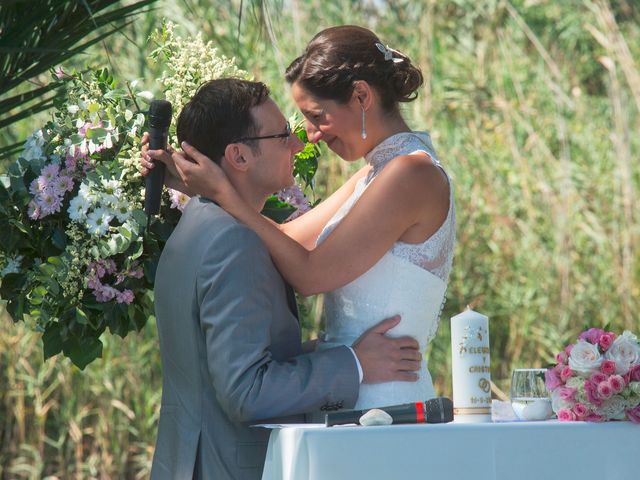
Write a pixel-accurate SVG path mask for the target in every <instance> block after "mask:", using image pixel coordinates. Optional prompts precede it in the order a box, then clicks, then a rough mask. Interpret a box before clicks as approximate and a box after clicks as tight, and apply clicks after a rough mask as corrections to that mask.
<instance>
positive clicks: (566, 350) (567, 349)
mask: <svg viewBox="0 0 640 480" xmlns="http://www.w3.org/2000/svg"><path fill="white" fill-rule="evenodd" d="M574 346H575V345H574V344H573V343H571V344H569V345H567V346H566V347H564V353H566V354H567V356H569V355H571V350H573V347H574Z"/></svg>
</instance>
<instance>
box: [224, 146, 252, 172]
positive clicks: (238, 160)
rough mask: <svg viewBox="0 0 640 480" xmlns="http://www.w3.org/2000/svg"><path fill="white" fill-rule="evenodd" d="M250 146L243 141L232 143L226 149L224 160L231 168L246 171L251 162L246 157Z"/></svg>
mask: <svg viewBox="0 0 640 480" xmlns="http://www.w3.org/2000/svg"><path fill="white" fill-rule="evenodd" d="M247 150H248V147H247V146H246V145H244V144H242V143H230V144H229V145H227V146H226V148H225V149H224V160H225V161H226V163H227V165H229V167H230V168H233V169H235V170H238V171H240V172H246V171H247V169H248V168H249V162H248V161H247V159H246V158H245V156H246V155H247V154H248V152H247Z"/></svg>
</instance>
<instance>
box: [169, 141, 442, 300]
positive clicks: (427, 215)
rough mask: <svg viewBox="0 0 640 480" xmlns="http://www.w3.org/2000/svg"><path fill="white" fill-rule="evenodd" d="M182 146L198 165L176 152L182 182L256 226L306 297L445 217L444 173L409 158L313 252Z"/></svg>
mask: <svg viewBox="0 0 640 480" xmlns="http://www.w3.org/2000/svg"><path fill="white" fill-rule="evenodd" d="M183 148H184V149H185V152H186V153H187V154H188V155H189V156H190V157H191V158H193V159H194V160H195V163H192V162H189V161H188V160H185V159H184V158H180V156H179V155H174V160H175V162H176V166H177V167H178V171H179V172H180V174H181V176H182V178H183V180H185V182H186V183H187V184H189V186H190V187H191V188H193V189H194V190H195V191H197V192H200V193H203V194H205V195H206V196H209V197H211V198H213V199H215V200H216V201H217V202H218V203H219V204H220V205H221V206H222V207H223V208H224V209H225V210H227V211H228V212H229V213H230V214H231V215H233V216H234V217H236V218H237V219H239V220H240V221H242V222H243V223H245V224H246V225H248V226H249V227H250V228H251V229H253V230H254V231H255V232H256V233H257V234H258V235H259V236H260V238H261V239H262V240H263V242H264V243H265V244H266V245H267V248H268V249H269V252H270V253H271V256H272V258H273V260H274V262H275V264H276V266H277V267H278V269H279V270H280V273H282V275H283V276H284V277H285V278H286V279H287V280H288V281H289V283H290V284H291V285H292V286H293V288H295V289H296V290H297V291H298V292H300V293H301V294H303V295H311V294H315V293H322V292H327V291H330V290H334V289H336V288H339V287H341V286H343V285H345V284H347V283H349V282H350V281H352V280H354V279H356V278H357V277H359V276H360V275H362V274H363V273H364V272H366V271H367V270H368V269H369V268H371V267H372V266H373V265H374V264H375V263H376V262H377V261H378V260H379V259H380V258H382V256H383V255H384V254H385V253H386V252H387V251H388V250H389V249H390V248H391V246H392V245H393V244H394V242H396V241H397V240H398V239H399V238H400V237H401V236H402V235H403V233H405V232H406V231H407V229H409V228H410V227H412V226H415V225H417V224H418V223H420V224H421V225H422V226H423V227H424V229H421V230H424V232H425V234H426V236H430V235H431V234H433V233H434V232H435V231H436V230H437V229H438V228H439V226H440V225H441V224H442V222H443V221H444V218H446V214H447V210H448V203H449V185H448V182H447V180H446V178H445V177H444V175H443V174H442V172H441V171H440V169H439V168H438V167H436V166H433V165H431V164H429V163H428V162H425V161H424V159H423V158H419V157H416V156H406V157H403V158H402V159H399V161H392V162H391V163H390V164H389V165H387V167H385V169H384V170H383V171H382V173H380V174H379V175H378V177H377V178H376V180H375V181H374V182H373V183H372V184H371V185H370V186H369V187H368V188H367V190H366V191H365V192H364V193H363V194H362V196H361V197H360V199H359V200H358V202H356V204H355V205H354V206H353V208H352V209H351V210H350V212H349V213H348V214H347V215H346V216H345V218H344V219H343V220H342V221H341V222H340V224H339V225H338V226H337V227H336V228H335V229H334V231H333V232H332V233H331V234H330V235H329V236H328V237H327V238H326V239H325V240H324V241H323V242H322V243H321V244H320V245H319V246H318V247H317V248H315V249H313V250H308V249H306V248H304V247H303V246H302V245H300V244H299V243H297V242H296V241H295V240H293V239H292V238H290V237H288V236H287V235H285V234H284V233H283V232H282V231H281V230H280V229H278V228H277V227H276V226H274V225H273V224H272V222H270V221H269V220H268V219H266V218H264V217H263V216H262V215H260V214H259V213H257V212H255V211H253V210H252V209H251V208H250V207H249V206H248V205H247V204H246V203H245V202H244V201H243V200H242V198H241V197H240V196H239V195H238V193H237V192H236V191H235V190H234V189H233V187H232V186H231V185H230V184H229V182H228V181H227V182H225V181H222V180H221V178H220V177H221V176H220V175H219V172H217V173H213V172H212V170H214V171H217V170H219V169H215V168H213V169H212V168H211V165H212V163H211V161H210V160H208V159H207V157H205V156H203V155H202V154H200V153H199V152H198V151H197V150H195V149H193V148H192V147H190V146H188V145H184V146H183ZM201 165H202V166H204V168H206V169H207V174H206V175H205V174H202V173H201V172H202V168H203V167H202V166H201ZM198 172H200V173H198ZM214 177H216V178H214Z"/></svg>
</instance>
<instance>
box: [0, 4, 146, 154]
mask: <svg viewBox="0 0 640 480" xmlns="http://www.w3.org/2000/svg"><path fill="white" fill-rule="evenodd" d="M154 1H155V0H141V1H137V2H133V3H131V4H130V5H126V6H121V7H118V8H110V7H113V6H116V5H118V4H119V3H120V2H119V0H86V1H82V2H77V1H60V0H44V1H40V2H38V8H30V4H31V2H29V1H27V0H13V1H11V2H8V3H5V4H4V5H3V6H2V9H0V32H2V36H0V54H2V55H1V56H0V58H2V60H1V61H0V97H3V96H4V97H8V98H4V99H3V100H2V101H0V119H1V120H0V128H3V127H5V126H7V125H11V124H13V123H15V122H17V121H19V120H21V119H24V118H27V117H30V116H32V115H33V114H35V113H37V112H40V111H43V110H47V109H50V108H51V107H52V106H53V104H54V101H55V99H56V98H59V97H60V95H63V94H64V91H63V90H62V89H61V87H60V85H59V84H56V83H55V82H54V83H48V84H45V85H40V84H39V82H34V83H33V85H32V86H29V84H28V83H27V82H29V81H31V80H32V79H33V78H34V77H37V76H38V75H41V74H43V73H46V72H47V71H48V70H50V69H52V68H54V67H55V66H57V65H60V64H61V63H62V62H64V61H66V60H68V59H69V58H71V57H73V56H74V55H77V54H79V53H82V52H84V51H85V50H86V49H87V48H89V47H90V46H91V45H93V44H95V43H98V42H100V41H102V40H104V39H105V38H107V37H109V36H110V35H112V34H113V33H115V32H117V31H119V30H120V29H121V28H123V27H124V26H125V25H127V24H128V23H129V22H131V21H132V17H133V16H134V15H136V14H137V13H139V12H140V11H141V10H142V9H143V8H144V7H146V6H149V5H150V4H152V3H153V2H154ZM113 22H118V23H120V26H114V25H113ZM106 26H108V28H102V27H106ZM96 31H98V32H99V33H97V34H95V35H92V34H93V33H94V32H96ZM21 87H26V88H21ZM18 146H19V144H14V145H9V146H7V147H5V148H2V149H0V158H1V157H2V156H5V157H6V156H8V155H10V154H14V153H16V151H17V147H18Z"/></svg>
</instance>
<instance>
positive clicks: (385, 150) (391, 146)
mask: <svg viewBox="0 0 640 480" xmlns="http://www.w3.org/2000/svg"><path fill="white" fill-rule="evenodd" d="M420 134H422V135H424V133H423V132H412V131H407V132H398V133H394V134H393V135H391V136H390V137H387V138H385V139H384V140H383V141H382V142H380V143H379V144H378V145H376V146H375V147H373V149H371V150H370V151H369V152H368V153H367V154H366V155H365V156H364V159H365V161H366V162H367V163H368V164H369V165H371V166H372V167H373V169H374V170H379V169H380V168H381V167H382V166H384V165H385V164H386V163H387V162H388V161H389V160H391V159H392V158H395V157H397V156H398V143H400V142H402V141H404V142H408V141H410V139H411V137H413V138H414V139H415V140H417V141H419V142H421V143H424V142H423V141H422V139H421V138H420Z"/></svg>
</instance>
